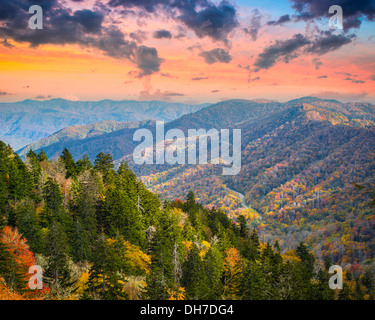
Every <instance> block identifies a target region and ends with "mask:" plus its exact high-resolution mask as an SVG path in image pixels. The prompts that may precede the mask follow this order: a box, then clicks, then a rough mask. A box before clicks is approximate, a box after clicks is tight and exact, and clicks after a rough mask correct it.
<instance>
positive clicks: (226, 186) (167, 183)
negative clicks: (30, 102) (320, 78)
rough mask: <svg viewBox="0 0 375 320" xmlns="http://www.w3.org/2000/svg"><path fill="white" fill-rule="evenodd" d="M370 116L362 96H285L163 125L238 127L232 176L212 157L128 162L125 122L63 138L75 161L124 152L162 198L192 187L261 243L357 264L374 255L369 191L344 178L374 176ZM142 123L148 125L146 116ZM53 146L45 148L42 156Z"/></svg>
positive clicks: (227, 105) (370, 180) (232, 104)
mask: <svg viewBox="0 0 375 320" xmlns="http://www.w3.org/2000/svg"><path fill="white" fill-rule="evenodd" d="M374 119H375V108H374V106H373V105H370V104H362V103H341V102H338V101H334V100H322V99H316V98H312V97H306V98H301V99H298V100H293V101H290V102H287V103H278V102H274V101H262V102H261V103H260V102H257V101H247V100H229V101H224V102H220V103H218V104H216V105H212V106H210V107H208V108H205V109H202V110H199V111H197V112H195V113H192V114H189V115H184V116H182V117H181V118H179V119H176V120H174V121H171V122H169V123H167V124H166V128H165V130H168V129H172V128H181V129H183V130H184V131H185V132H186V130H187V129H189V128H196V129H199V128H205V129H209V128H228V129H233V128H239V129H241V130H242V169H241V172H240V174H238V175H236V176H222V175H221V168H220V166H217V165H216V166H213V165H204V166H201V165H198V166H195V165H185V166H176V165H175V166H171V165H167V164H165V165H142V166H139V165H135V164H134V163H133V162H132V150H133V148H134V146H135V145H134V143H133V142H132V136H133V133H134V128H123V129H120V130H116V131H113V132H110V133H103V134H100V135H97V136H94V137H88V138H83V139H81V140H74V139H73V140H70V141H67V142H66V143H63V145H64V146H66V147H67V148H68V149H69V150H71V153H72V155H73V157H74V158H75V159H76V160H77V159H79V158H81V157H82V155H83V154H84V153H87V154H88V155H89V156H90V158H91V159H93V156H94V154H95V153H97V152H98V151H103V152H109V153H111V154H112V155H113V158H114V160H115V163H116V164H117V165H119V163H120V162H121V160H126V161H127V162H128V163H129V165H130V167H131V168H132V169H133V170H134V172H135V173H136V174H137V176H139V177H140V178H141V179H142V181H143V182H144V183H145V185H146V187H147V188H149V189H150V190H152V191H153V192H155V193H156V194H158V195H159V197H160V198H162V199H163V198H168V199H170V200H173V199H175V198H183V197H184V195H185V194H186V193H187V192H188V191H189V190H194V191H195V193H196V198H197V201H199V202H200V203H202V204H203V205H205V206H207V207H209V208H211V207H212V206H216V207H217V208H220V209H221V210H223V211H224V212H225V213H226V214H227V215H228V216H229V217H231V218H234V219H236V218H237V217H238V216H239V215H243V216H245V218H246V219H247V220H248V222H249V223H250V224H251V226H253V227H257V229H258V232H259V233H260V234H261V235H262V237H263V239H264V240H265V241H267V240H269V241H273V240H274V239H275V238H278V239H280V246H281V248H282V250H287V249H291V248H294V247H295V246H296V245H297V244H298V242H299V241H301V240H305V241H306V242H307V243H308V244H309V245H310V246H311V247H312V248H314V250H315V252H316V253H317V254H318V256H320V257H321V258H323V257H324V258H329V259H331V260H332V261H334V262H335V263H343V264H345V263H352V264H355V263H361V264H364V263H367V262H368V261H371V259H373V258H374V243H373V241H374V240H373V239H374V233H373V231H372V230H374V212H373V209H370V208H369V206H368V202H369V196H368V195H366V194H365V193H364V192H362V191H360V190H357V189H356V188H355V187H354V186H353V183H357V184H361V185H365V186H368V187H371V186H372V185H373V184H374V183H375V178H374V177H375V175H374V173H375V172H374V170H375V160H374V154H375V129H374ZM146 127H147V128H149V129H150V130H151V131H154V123H149V124H147V125H146ZM60 146H62V144H61V145H53V144H52V145H51V146H50V147H51V148H52V147H53V148H52V149H49V147H47V148H46V151H47V154H48V155H49V156H53V155H55V153H56V151H57V150H58V147H60ZM52 150H53V151H52ZM36 151H37V152H39V151H40V150H36ZM60 152H61V151H60ZM238 193H240V194H243V195H244V200H245V204H246V206H247V207H244V206H243V202H242V200H241V196H240V194H238ZM366 261H367V262H366Z"/></svg>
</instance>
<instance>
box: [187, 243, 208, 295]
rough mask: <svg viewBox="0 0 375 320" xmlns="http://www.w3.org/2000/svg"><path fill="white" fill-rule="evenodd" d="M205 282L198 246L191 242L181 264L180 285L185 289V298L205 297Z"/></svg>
mask: <svg viewBox="0 0 375 320" xmlns="http://www.w3.org/2000/svg"><path fill="white" fill-rule="evenodd" d="M211 276H213V275H211ZM211 280H213V278H211ZM206 284H207V277H206V272H205V266H204V263H203V261H202V259H201V257H200V255H199V249H198V247H197V246H196V245H195V244H193V246H192V248H191V249H190V252H189V255H188V258H187V260H186V262H185V263H184V265H183V276H182V285H183V286H184V287H185V289H186V296H187V298H188V299H190V300H200V299H207V289H206Z"/></svg>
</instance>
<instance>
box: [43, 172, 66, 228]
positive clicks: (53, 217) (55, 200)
mask: <svg viewBox="0 0 375 320" xmlns="http://www.w3.org/2000/svg"><path fill="white" fill-rule="evenodd" d="M43 198H44V201H45V206H44V210H45V212H44V216H43V217H42V224H43V226H44V227H46V226H48V225H49V224H50V223H51V222H52V221H57V222H59V223H60V224H61V225H62V226H63V227H64V228H68V227H69V224H70V222H71V221H70V217H69V215H68V214H67V212H66V210H65V208H64V204H63V201H64V197H63V195H62V193H61V190H60V186H59V185H58V183H57V181H56V180H54V179H52V178H50V177H49V178H48V180H47V181H46V183H45V185H44V187H43Z"/></svg>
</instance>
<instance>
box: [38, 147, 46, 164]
mask: <svg viewBox="0 0 375 320" xmlns="http://www.w3.org/2000/svg"><path fill="white" fill-rule="evenodd" d="M38 160H39V162H43V161H48V156H47V154H46V153H45V152H44V150H43V149H41V150H40V152H39V154H38Z"/></svg>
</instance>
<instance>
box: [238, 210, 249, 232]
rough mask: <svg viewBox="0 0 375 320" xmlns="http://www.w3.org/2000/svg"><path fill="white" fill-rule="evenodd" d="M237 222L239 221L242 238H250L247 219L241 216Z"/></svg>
mask: <svg viewBox="0 0 375 320" xmlns="http://www.w3.org/2000/svg"><path fill="white" fill-rule="evenodd" d="M237 221H238V224H239V226H240V236H241V237H243V238H246V237H248V232H249V229H248V227H247V222H246V219H245V217H244V216H243V215H240V216H239V217H238V218H237Z"/></svg>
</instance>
